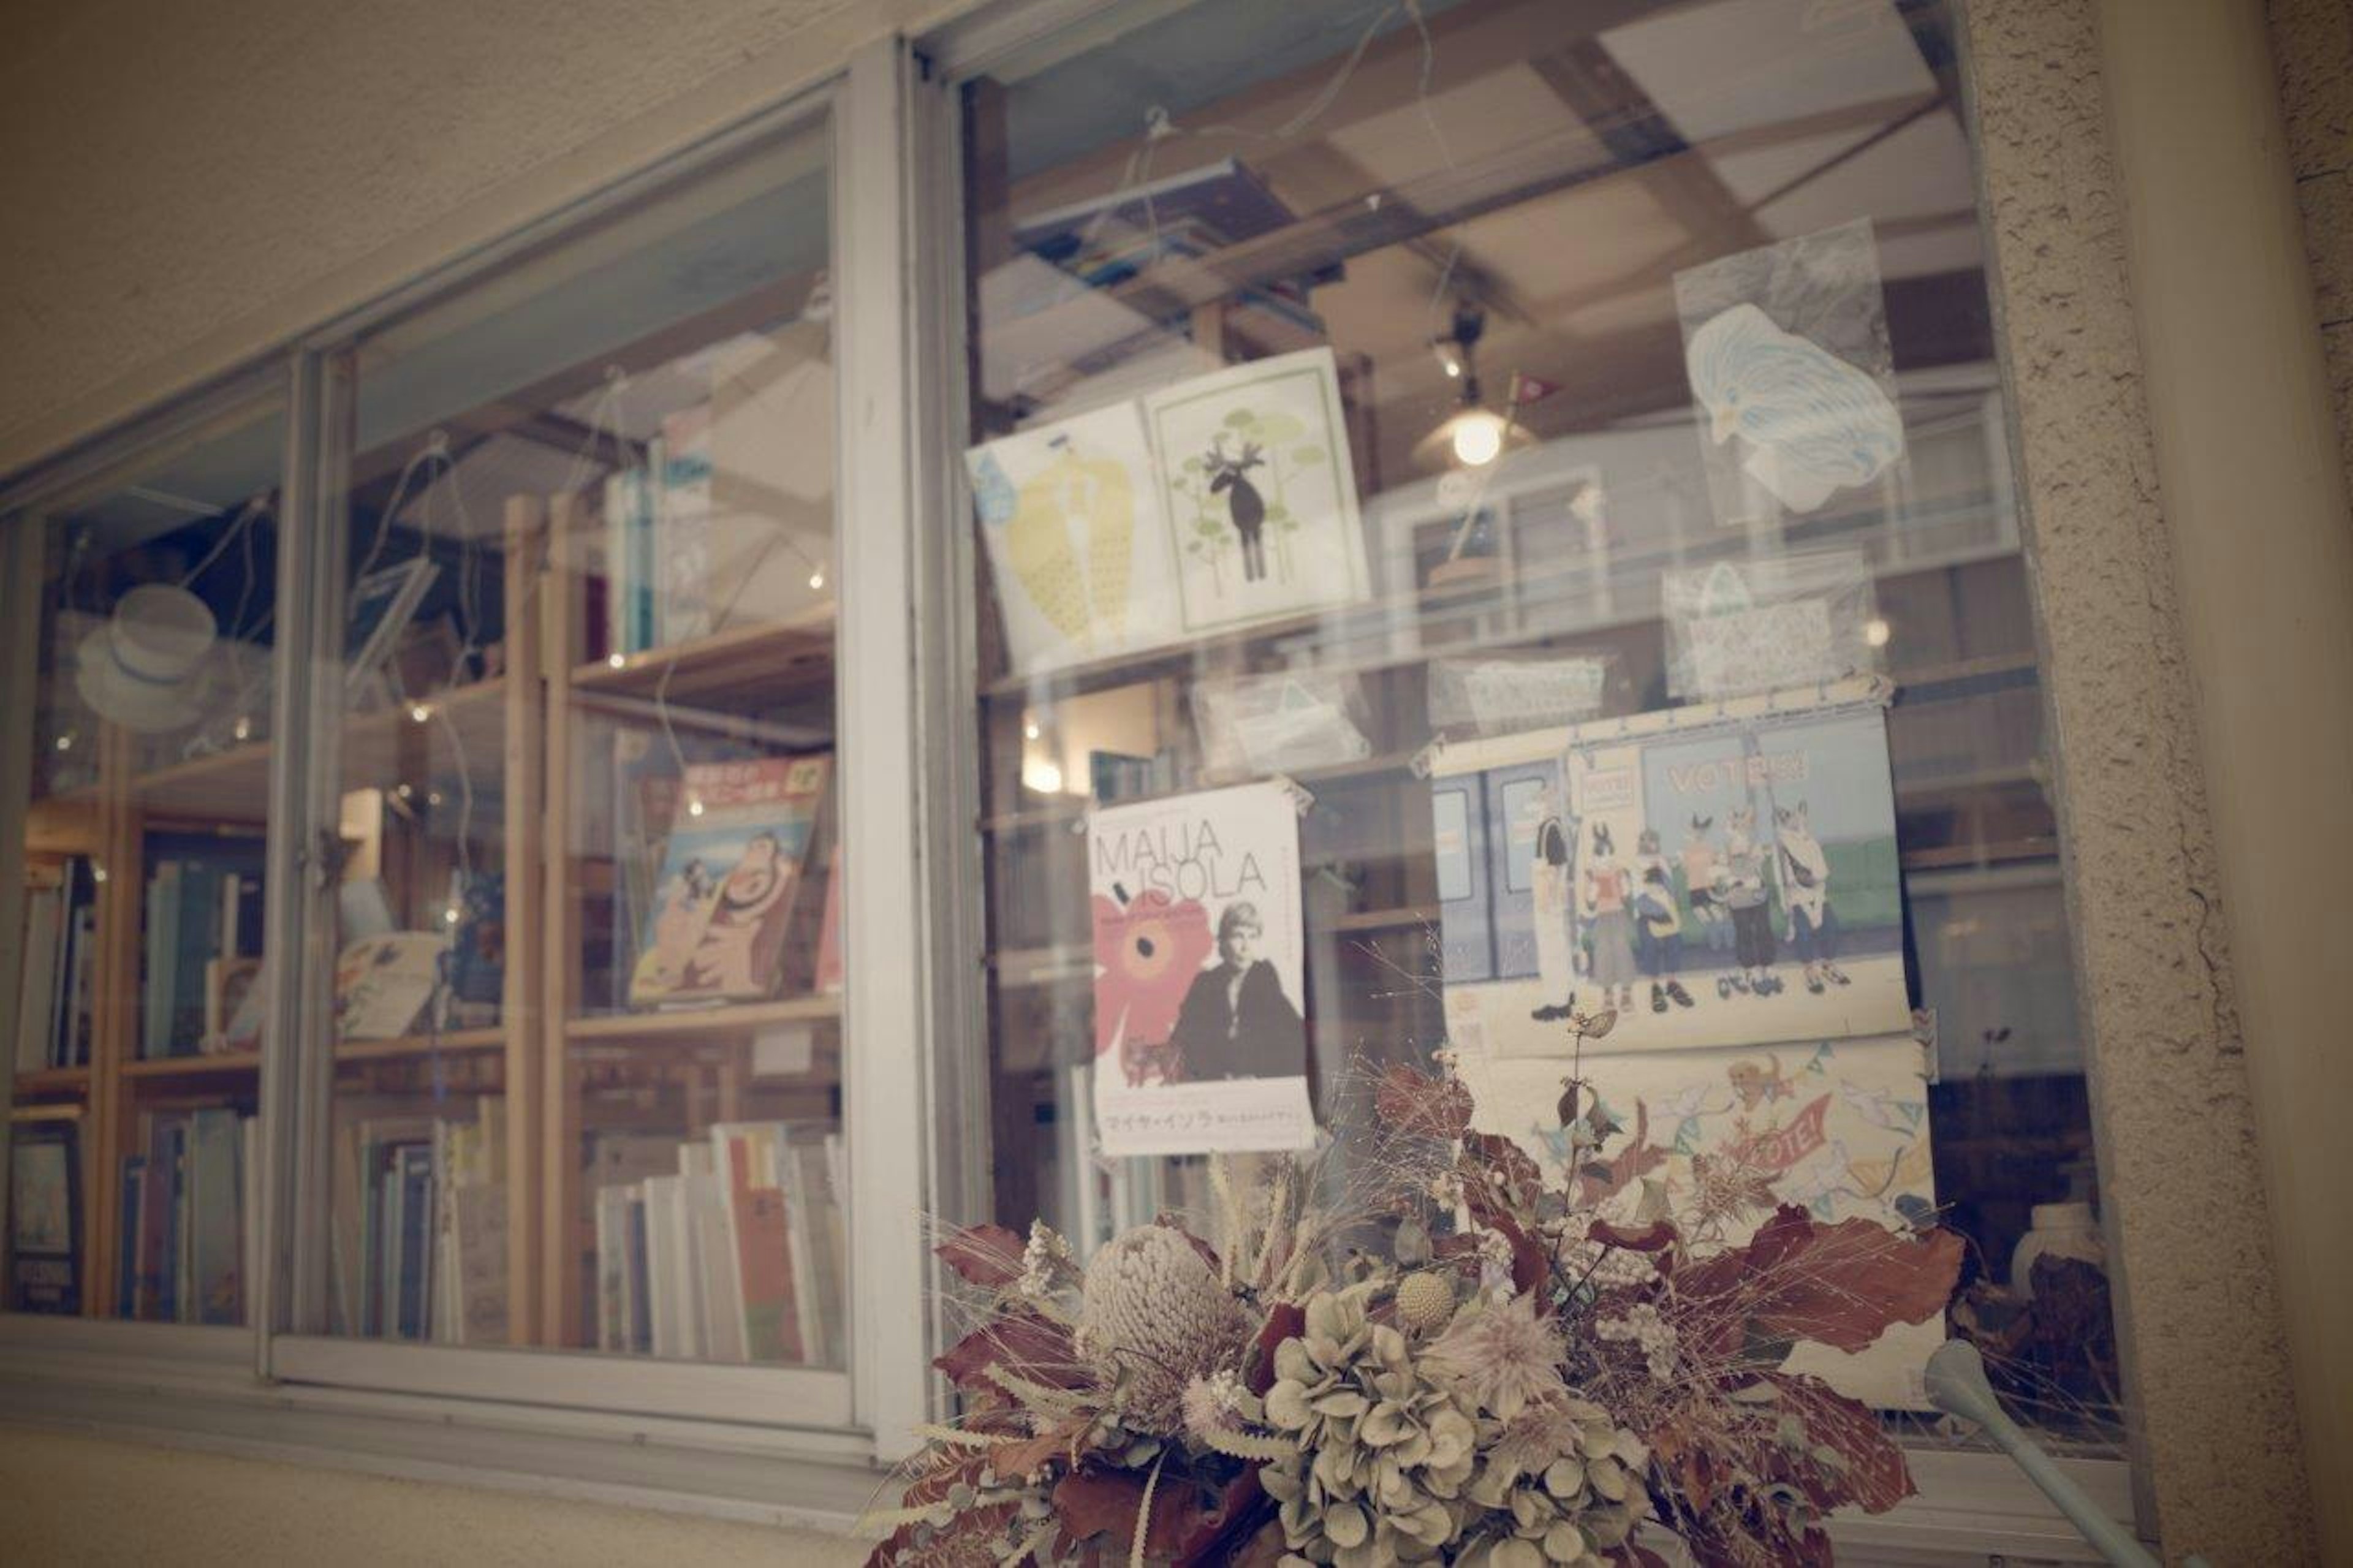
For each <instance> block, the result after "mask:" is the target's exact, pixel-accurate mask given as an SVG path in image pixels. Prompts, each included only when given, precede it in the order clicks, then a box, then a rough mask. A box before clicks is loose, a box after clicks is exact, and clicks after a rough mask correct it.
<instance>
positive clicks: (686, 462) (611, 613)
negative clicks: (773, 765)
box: [603, 325, 833, 654]
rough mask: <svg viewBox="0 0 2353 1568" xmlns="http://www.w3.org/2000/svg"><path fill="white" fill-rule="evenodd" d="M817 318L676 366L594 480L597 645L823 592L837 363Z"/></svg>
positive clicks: (756, 615) (803, 605)
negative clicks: (665, 396) (676, 401)
mask: <svg viewBox="0 0 2353 1568" xmlns="http://www.w3.org/2000/svg"><path fill="white" fill-rule="evenodd" d="M825 346H826V342H825V334H824V331H823V329H822V328H820V327H816V326H814V325H804V326H796V327H790V328H786V330H785V331H781V332H778V333H776V334H774V335H763V334H758V333H746V334H744V335H743V336H741V337H738V338H733V339H729V340H728V341H726V342H722V343H720V344H717V345H715V346H714V347H713V348H712V349H711V350H709V351H708V352H706V353H703V354H700V355H697V356H694V359H693V361H692V362H691V363H688V364H686V365H685V366H683V367H682V368H681V374H684V375H686V376H687V377H689V378H690V379H691V381H693V382H699V383H702V384H707V385H708V387H709V389H710V393H709V395H708V396H707V397H704V398H702V399H700V400H698V401H695V402H692V403H691V404H689V405H686V406H684V407H682V408H680V409H678V410H676V411H675V412H673V413H671V414H670V415H668V416H665V417H664V418H663V419H662V421H661V426H660V433H659V435H656V436H653V437H650V438H649V439H648V440H647V442H646V444H645V459H644V461H643V462H642V463H640V464H635V465H632V466H630V467H628V468H620V469H617V470H616V471H615V472H614V473H613V474H612V475H611V476H610V477H608V478H607V479H606V481H605V489H604V496H603V501H604V539H603V553H604V578H605V589H606V591H605V606H606V616H607V625H606V626H605V628H604V629H605V635H606V636H605V640H606V647H607V651H612V652H619V653H624V654H629V653H640V652H643V651H644V650H646V649H648V648H655V647H669V646H670V645H672V644H676V643H682V642H691V641H693V640H694V639H696V638H698V637H709V636H711V635H712V633H714V632H721V631H727V630H731V629H733V627H736V626H753V625H760V624H766V623H776V622H783V621H788V620H794V619H797V618H800V617H802V616H805V615H807V614H808V613H809V612H812V611H815V610H817V609H818V607H819V606H821V605H825V604H827V603H828V602H829V600H828V587H827V581H828V572H827V570H826V562H827V560H828V556H829V554H830V546H831V540H832V511H831V505H832V492H833V456H832V446H833V374H832V370H831V367H830V366H829V365H828V363H827V362H826V359H825V357H824V350H825Z"/></svg>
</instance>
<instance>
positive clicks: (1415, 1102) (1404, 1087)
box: [1373, 1062, 1472, 1140]
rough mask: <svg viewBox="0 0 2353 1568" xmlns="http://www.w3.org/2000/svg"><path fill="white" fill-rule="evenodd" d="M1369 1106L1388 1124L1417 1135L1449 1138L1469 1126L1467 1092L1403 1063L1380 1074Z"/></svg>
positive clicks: (1455, 1084) (1469, 1115) (1453, 1137)
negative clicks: (1371, 1105)
mask: <svg viewBox="0 0 2353 1568" xmlns="http://www.w3.org/2000/svg"><path fill="white" fill-rule="evenodd" d="M1373 1109H1374V1110H1375V1111H1376V1112H1377V1114H1378V1115H1379V1117H1380V1119H1381V1121H1383V1122H1385V1123H1386V1124H1388V1126H1389V1127H1391V1128H1393V1129H1395V1130H1396V1131H1399V1132H1403V1133H1407V1134H1409V1135H1410V1136H1413V1137H1418V1138H1438V1139H1444V1140H1451V1139H1456V1138H1460V1137H1461V1136H1462V1134H1463V1131H1464V1130H1466V1129H1467V1128H1469V1127H1470V1125H1471V1109H1472V1100H1471V1091H1470V1090H1469V1089H1465V1088H1463V1087H1462V1085H1461V1083H1459V1082H1457V1081H1456V1080H1455V1079H1435V1078H1432V1077H1430V1075H1429V1074H1428V1073H1425V1072H1423V1071H1421V1070H1420V1069H1419V1068H1414V1067H1409V1066H1407V1065H1406V1064H1405V1063H1403V1062H1399V1063H1398V1064H1397V1065H1396V1066H1394V1067H1391V1068H1389V1069H1388V1071H1386V1072H1384V1073H1382V1074H1381V1080H1380V1082H1379V1084H1378V1085H1377V1086H1376V1087H1375V1089H1374V1090H1373Z"/></svg>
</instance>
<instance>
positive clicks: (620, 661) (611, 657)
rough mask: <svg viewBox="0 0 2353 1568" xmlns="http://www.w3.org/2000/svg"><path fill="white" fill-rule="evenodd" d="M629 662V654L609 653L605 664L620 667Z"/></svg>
mask: <svg viewBox="0 0 2353 1568" xmlns="http://www.w3.org/2000/svg"><path fill="white" fill-rule="evenodd" d="M628 662H629V656H628V654H625V653H608V654H607V655H606V656H605V664H606V667H607V668H611V669H618V668H621V667H622V666H623V665H625V664H627V663H628Z"/></svg>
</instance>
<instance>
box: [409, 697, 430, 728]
mask: <svg viewBox="0 0 2353 1568" xmlns="http://www.w3.org/2000/svg"><path fill="white" fill-rule="evenodd" d="M408 716H409V717H410V718H411V719H413V720H415V721H417V723H419V724H422V723H424V722H425V721H427V719H430V718H432V717H433V710H432V709H430V708H428V707H427V706H426V705H425V704H424V703H422V702H419V703H417V704H416V705H415V706H413V707H411V708H410V709H409V710H408Z"/></svg>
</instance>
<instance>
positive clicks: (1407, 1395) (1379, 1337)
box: [1259, 1286, 1478, 1568]
mask: <svg viewBox="0 0 2353 1568" xmlns="http://www.w3.org/2000/svg"><path fill="white" fill-rule="evenodd" d="M1370 1294H1371V1288H1370V1287H1366V1286H1357V1287H1352V1288H1351V1289H1347V1290H1345V1291H1343V1292H1341V1293H1340V1294H1338V1295H1336V1296H1334V1295H1324V1296H1318V1297H1316V1298H1315V1299H1314V1300H1311V1301H1310V1302H1309V1303H1308V1304H1307V1325H1306V1329H1307V1331H1306V1332H1305V1333H1304V1334H1303V1335H1301V1336H1300V1337H1298V1338H1295V1339H1288V1340H1285V1341H1283V1342H1282V1344H1281V1345H1279V1346H1278V1347H1276V1350H1275V1357H1274V1370H1275V1378H1276V1382H1275V1384H1274V1386H1273V1387H1272V1388H1271V1389H1269V1390H1268V1391H1267V1395H1266V1414H1267V1420H1268V1422H1269V1423H1270V1424H1271V1425H1272V1426H1274V1427H1275V1428H1276V1429H1277V1430H1279V1431H1281V1432H1282V1433H1284V1434H1286V1435H1287V1436H1290V1438H1291V1439H1292V1440H1293V1442H1294V1443H1296V1444H1297V1446H1298V1447H1297V1450H1296V1452H1295V1453H1293V1454H1292V1455H1291V1456H1289V1457H1287V1458H1282V1459H1279V1460H1277V1461H1275V1462H1273V1463H1271V1464H1269V1465H1268V1466H1266V1468H1264V1469H1263V1470H1261V1472H1260V1476H1259V1479H1260V1480H1261V1483H1262V1484H1263V1485H1264V1486H1265V1488H1266V1489H1267V1492H1268V1494H1269V1495H1270V1496H1271V1497H1272V1498H1274V1499H1275V1500H1276V1501H1277V1502H1278V1503H1280V1504H1281V1510H1280V1517H1281V1520H1282V1532H1283V1539H1284V1540H1285V1541H1286V1542H1288V1543H1289V1544H1290V1546H1291V1549H1292V1551H1293V1552H1297V1553H1298V1554H1300V1555H1302V1556H1303V1557H1305V1558H1306V1559H1307V1560H1308V1561H1309V1562H1311V1563H1337V1564H1339V1565H1340V1568H1376V1565H1377V1564H1383V1563H1420V1562H1428V1561H1431V1560H1433V1559H1436V1558H1438V1557H1439V1556H1440V1555H1441V1554H1442V1553H1443V1552H1444V1551H1445V1549H1446V1547H1447V1545H1448V1544H1449V1543H1450V1542H1452V1541H1453V1539H1454V1538H1455V1535H1456V1534H1457V1532H1458V1531H1460V1530H1461V1524H1462V1509H1461V1504H1460V1502H1459V1498H1460V1496H1461V1490H1462V1487H1463V1485H1464V1483H1465V1482H1466V1481H1468V1480H1469V1479H1470V1478H1471V1473H1472V1449H1473V1444H1474V1443H1475V1441H1476V1439H1477V1436H1478V1428H1477V1426H1476V1425H1475V1424H1474V1422H1473V1421H1472V1415H1471V1412H1470V1411H1469V1409H1468V1408H1467V1407H1466V1406H1465V1405H1463V1404H1462V1402H1461V1399H1460V1398H1459V1397H1458V1396H1457V1395H1456V1394H1454V1393H1453V1392H1452V1391H1451V1389H1449V1388H1448V1387H1447V1386H1446V1385H1445V1384H1441V1383H1439V1382H1437V1381H1436V1380H1435V1379H1433V1378H1431V1377H1430V1376H1429V1375H1427V1374H1426V1373H1424V1372H1423V1371H1422V1369H1421V1368H1420V1367H1419V1366H1417V1365H1416V1364H1415V1362H1414V1359H1413V1355H1412V1353H1411V1352H1410V1350H1409V1347H1408V1345H1407V1343H1406V1338H1405V1336H1404V1335H1403V1334H1401V1333H1399V1332H1398V1331H1397V1330H1395V1329H1393V1328H1390V1327H1389V1326H1388V1325H1387V1324H1385V1323H1375V1322H1372V1321H1370V1320H1369V1319H1368V1318H1367V1317H1366V1310H1365V1307H1366V1299H1367V1298H1368V1297H1369V1296H1370Z"/></svg>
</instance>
